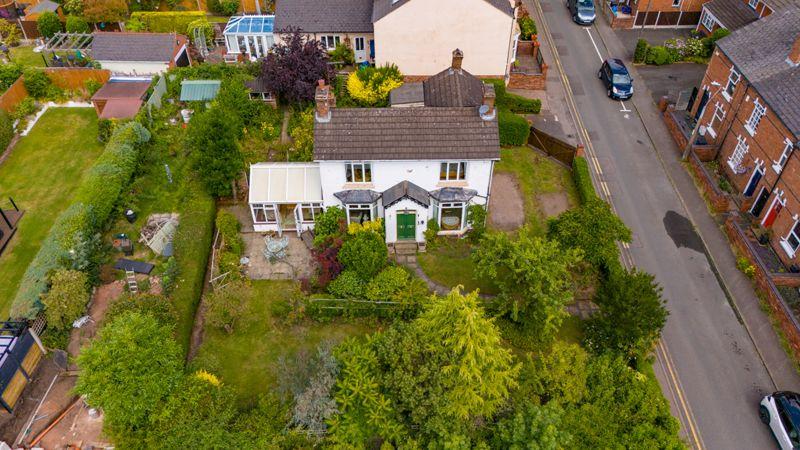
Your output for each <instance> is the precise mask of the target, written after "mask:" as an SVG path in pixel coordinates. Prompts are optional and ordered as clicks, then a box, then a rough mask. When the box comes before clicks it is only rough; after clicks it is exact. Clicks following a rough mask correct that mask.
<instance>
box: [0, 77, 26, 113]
mask: <svg viewBox="0 0 800 450" xmlns="http://www.w3.org/2000/svg"><path fill="white" fill-rule="evenodd" d="M27 96H28V90H27V89H25V84H24V83H23V82H22V77H19V78H17V81H15V82H14V84H12V85H11V87H9V88H8V90H6V91H5V92H4V93H3V95H2V96H0V109H3V110H4V111H6V112H11V111H13V110H14V108H16V107H17V105H19V104H20V102H21V101H22V100H25V97H27Z"/></svg>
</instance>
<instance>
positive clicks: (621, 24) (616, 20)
mask: <svg viewBox="0 0 800 450" xmlns="http://www.w3.org/2000/svg"><path fill="white" fill-rule="evenodd" d="M611 28H613V29H615V30H627V29H630V28H633V16H624V17H618V16H613V15H612V16H611Z"/></svg>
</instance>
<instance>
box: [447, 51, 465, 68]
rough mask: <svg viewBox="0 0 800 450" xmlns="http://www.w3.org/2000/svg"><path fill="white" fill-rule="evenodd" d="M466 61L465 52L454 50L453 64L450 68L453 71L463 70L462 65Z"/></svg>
mask: <svg viewBox="0 0 800 450" xmlns="http://www.w3.org/2000/svg"><path fill="white" fill-rule="evenodd" d="M463 61H464V52H462V51H461V50H459V49H455V50H453V64H451V65H450V68H451V69H453V70H461V63H462V62H463Z"/></svg>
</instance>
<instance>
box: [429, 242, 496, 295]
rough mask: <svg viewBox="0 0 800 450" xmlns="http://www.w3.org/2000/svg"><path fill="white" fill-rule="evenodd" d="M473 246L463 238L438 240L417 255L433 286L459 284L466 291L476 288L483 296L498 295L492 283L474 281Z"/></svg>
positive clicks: (488, 281)
mask: <svg viewBox="0 0 800 450" xmlns="http://www.w3.org/2000/svg"><path fill="white" fill-rule="evenodd" d="M471 252H472V245H470V243H469V242H467V241H466V240H464V239H455V238H440V239H439V240H438V242H437V244H436V245H435V246H430V247H428V250H427V251H426V252H425V253H419V254H418V255H417V261H418V262H419V265H420V267H421V268H422V270H423V271H424V272H425V273H426V274H427V275H428V276H429V277H430V278H431V279H432V280H433V281H435V282H436V283H438V284H441V285H442V286H444V287H447V288H452V287H455V286H458V285H459V284H460V285H462V286H464V291H465V292H471V291H474V290H475V289H479V290H480V292H481V293H482V294H490V295H493V294H497V293H498V290H497V287H496V286H495V285H494V283H492V282H491V280H486V279H480V278H476V277H475V275H474V273H475V264H473V262H472V258H470V253H471Z"/></svg>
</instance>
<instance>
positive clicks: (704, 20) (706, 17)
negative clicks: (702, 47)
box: [700, 9, 717, 31]
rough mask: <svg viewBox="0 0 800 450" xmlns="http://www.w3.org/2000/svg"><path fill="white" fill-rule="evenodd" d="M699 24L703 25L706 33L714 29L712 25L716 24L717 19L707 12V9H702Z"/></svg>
mask: <svg viewBox="0 0 800 450" xmlns="http://www.w3.org/2000/svg"><path fill="white" fill-rule="evenodd" d="M700 23H701V24H703V26H704V27H706V29H707V30H708V31H712V30H713V29H714V25H715V24H716V23H717V18H716V17H714V15H713V14H711V13H710V12H708V10H707V9H703V16H702V17H700Z"/></svg>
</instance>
